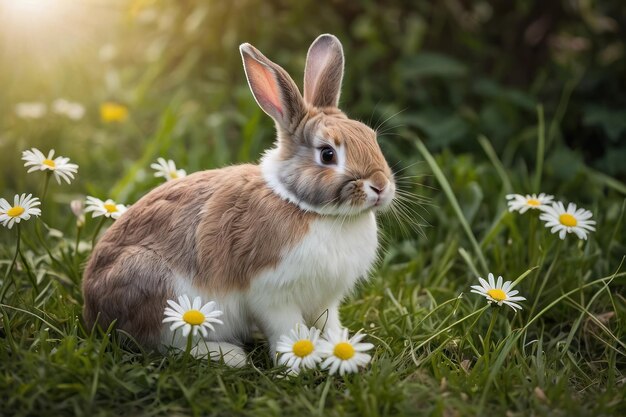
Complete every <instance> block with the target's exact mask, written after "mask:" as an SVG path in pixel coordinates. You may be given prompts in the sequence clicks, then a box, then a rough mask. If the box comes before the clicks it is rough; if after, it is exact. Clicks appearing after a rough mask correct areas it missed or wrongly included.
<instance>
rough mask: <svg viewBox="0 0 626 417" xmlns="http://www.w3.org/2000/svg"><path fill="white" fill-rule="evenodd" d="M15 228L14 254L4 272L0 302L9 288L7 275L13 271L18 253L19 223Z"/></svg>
mask: <svg viewBox="0 0 626 417" xmlns="http://www.w3.org/2000/svg"><path fill="white" fill-rule="evenodd" d="M15 228H16V229H17V244H16V245H15V254H14V255H13V260H12V261H11V265H9V269H7V272H6V274H4V284H3V288H2V294H1V295H0V302H2V301H4V295H5V294H6V292H7V290H8V289H9V286H10V284H9V281H8V278H9V275H11V272H13V268H14V267H15V263H16V262H17V256H18V255H19V253H20V240H21V237H22V236H21V232H20V224H19V223H17V224H16V225H15ZM13 282H14V280H13V279H11V283H13Z"/></svg>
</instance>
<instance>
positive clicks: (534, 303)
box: [528, 239, 563, 317]
mask: <svg viewBox="0 0 626 417" xmlns="http://www.w3.org/2000/svg"><path fill="white" fill-rule="evenodd" d="M562 246H563V241H562V240H560V239H559V241H558V242H557V244H556V253H555V254H554V259H552V263H551V264H550V267H548V271H547V272H546V274H545V275H544V276H543V281H541V286H540V287H539V290H538V291H537V292H534V291H533V294H534V295H535V297H534V298H535V301H533V306H532V307H531V308H530V312H529V313H528V317H532V315H533V312H534V311H535V308H537V303H538V302H539V295H540V294H541V293H542V292H543V289H544V288H545V286H546V284H547V283H548V279H549V278H550V276H551V275H552V271H553V270H554V266H555V265H556V262H557V260H558V259H559V255H560V254H561V247H562ZM533 290H534V288H533Z"/></svg>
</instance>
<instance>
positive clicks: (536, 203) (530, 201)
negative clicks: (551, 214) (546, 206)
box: [526, 198, 541, 207]
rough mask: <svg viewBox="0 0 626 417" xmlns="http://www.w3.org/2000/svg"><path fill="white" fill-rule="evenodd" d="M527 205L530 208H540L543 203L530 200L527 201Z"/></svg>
mask: <svg viewBox="0 0 626 417" xmlns="http://www.w3.org/2000/svg"><path fill="white" fill-rule="evenodd" d="M526 204H528V205H529V206H533V207H539V206H540V205H541V201H539V200H536V199H534V198H529V199H528V200H527V201H526Z"/></svg>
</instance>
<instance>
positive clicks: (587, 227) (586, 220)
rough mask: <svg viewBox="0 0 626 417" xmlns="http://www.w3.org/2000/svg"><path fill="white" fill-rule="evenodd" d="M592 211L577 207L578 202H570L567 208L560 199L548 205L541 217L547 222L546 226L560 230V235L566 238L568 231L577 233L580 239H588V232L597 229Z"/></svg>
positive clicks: (555, 230) (553, 229) (553, 230)
mask: <svg viewBox="0 0 626 417" xmlns="http://www.w3.org/2000/svg"><path fill="white" fill-rule="evenodd" d="M591 216H593V214H591V212H590V211H589V210H585V209H584V208H579V209H576V204H574V203H569V204H568V205H567V210H565V206H564V205H563V203H561V202H560V201H558V202H556V203H552V206H551V207H546V208H545V209H544V210H543V213H542V214H541V216H539V218H540V219H541V220H543V221H545V222H546V227H551V228H552V229H551V230H550V232H552V233H556V232H559V237H560V238H561V239H565V235H566V234H567V233H572V232H573V233H575V234H576V236H578V237H579V238H580V239H585V240H586V239H587V232H592V231H595V230H596V228H595V227H594V226H593V225H594V224H596V222H595V220H590V219H591Z"/></svg>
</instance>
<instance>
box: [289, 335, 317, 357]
mask: <svg viewBox="0 0 626 417" xmlns="http://www.w3.org/2000/svg"><path fill="white" fill-rule="evenodd" d="M311 352H313V342H311V341H310V340H308V339H302V340H298V341H297V342H296V343H294V344H293V354H294V355H296V356H298V357H300V358H304V357H305V356H309V355H310V354H311Z"/></svg>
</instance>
